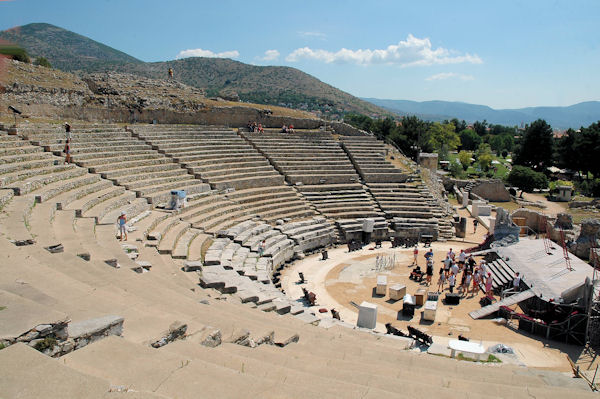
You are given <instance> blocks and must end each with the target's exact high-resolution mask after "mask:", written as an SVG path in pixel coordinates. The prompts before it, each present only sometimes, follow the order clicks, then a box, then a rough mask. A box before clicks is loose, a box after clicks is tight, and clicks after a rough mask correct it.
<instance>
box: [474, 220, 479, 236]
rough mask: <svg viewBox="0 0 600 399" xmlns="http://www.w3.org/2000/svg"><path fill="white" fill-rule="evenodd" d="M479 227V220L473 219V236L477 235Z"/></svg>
mask: <svg viewBox="0 0 600 399" xmlns="http://www.w3.org/2000/svg"><path fill="white" fill-rule="evenodd" d="M477 226H479V220H477V219H473V234H475V233H477Z"/></svg>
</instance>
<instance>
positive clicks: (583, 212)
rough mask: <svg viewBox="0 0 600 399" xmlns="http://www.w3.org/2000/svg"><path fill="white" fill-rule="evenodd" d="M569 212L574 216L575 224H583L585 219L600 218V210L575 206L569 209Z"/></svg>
mask: <svg viewBox="0 0 600 399" xmlns="http://www.w3.org/2000/svg"><path fill="white" fill-rule="evenodd" d="M567 213H568V214H570V215H571V216H573V223H575V224H581V222H582V221H583V220H584V219H600V211H592V210H588V209H577V208H574V209H569V210H567Z"/></svg>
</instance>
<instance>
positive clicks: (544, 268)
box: [493, 238, 593, 303]
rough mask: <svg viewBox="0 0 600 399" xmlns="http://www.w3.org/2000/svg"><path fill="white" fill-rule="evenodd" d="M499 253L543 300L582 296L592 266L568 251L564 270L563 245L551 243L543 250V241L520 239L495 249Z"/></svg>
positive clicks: (561, 300)
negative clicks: (567, 260)
mask: <svg viewBox="0 0 600 399" xmlns="http://www.w3.org/2000/svg"><path fill="white" fill-rule="evenodd" d="M493 251H495V252H496V253H497V254H498V255H499V256H501V257H502V258H503V259H504V260H505V261H506V263H507V264H508V265H509V266H510V267H511V268H512V269H513V270H514V271H515V272H519V273H520V274H521V277H522V279H523V282H524V283H525V284H527V286H528V287H529V288H531V289H532V290H533V291H534V292H535V295H536V296H537V297H539V298H541V299H543V300H547V301H549V300H550V299H553V300H554V301H555V302H557V303H562V302H564V303H569V302H572V301H574V300H576V299H577V298H578V297H581V296H582V295H583V286H584V284H585V279H586V277H589V279H590V280H591V279H592V277H593V269H592V267H591V266H590V265H589V264H587V263H586V262H584V261H583V260H581V259H579V258H578V257H576V256H575V255H573V254H572V253H569V259H570V262H571V269H572V270H569V269H567V264H566V261H565V258H564V257H563V250H562V247H561V246H560V245H558V244H556V243H554V242H552V248H551V249H550V254H548V253H546V249H545V247H544V240H543V239H537V240H530V239H527V238H525V239H523V238H522V239H521V240H520V241H519V242H517V243H515V244H513V245H509V246H507V247H499V248H494V249H493Z"/></svg>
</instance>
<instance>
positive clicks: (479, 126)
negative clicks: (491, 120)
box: [473, 120, 487, 137]
mask: <svg viewBox="0 0 600 399" xmlns="http://www.w3.org/2000/svg"><path fill="white" fill-rule="evenodd" d="M473 130H475V133H477V134H478V135H479V136H480V137H483V136H485V135H486V134H487V121H486V120H484V121H483V122H479V121H475V123H474V124H473Z"/></svg>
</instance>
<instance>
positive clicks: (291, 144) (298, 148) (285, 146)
mask: <svg viewBox="0 0 600 399" xmlns="http://www.w3.org/2000/svg"><path fill="white" fill-rule="evenodd" d="M241 134H242V135H243V136H244V137H245V138H246V139H248V140H249V141H250V142H251V143H252V144H253V145H254V146H255V147H256V148H257V149H258V150H259V151H260V152H261V153H262V154H263V155H264V156H265V157H267V158H268V159H269V160H270V161H271V163H272V164H273V165H274V166H275V168H276V169H277V170H278V171H280V172H281V173H282V174H284V175H285V178H286V181H288V182H289V183H290V184H293V185H295V187H296V189H297V190H298V191H299V192H300V193H302V195H303V196H304V197H305V198H307V199H308V200H309V201H310V202H311V203H312V204H313V205H314V206H315V207H316V209H317V210H318V211H319V212H320V213H321V214H323V215H324V216H327V217H329V218H332V219H334V220H337V219H353V218H361V217H362V218H364V217H377V216H381V215H382V213H381V211H380V210H379V208H378V207H377V205H376V204H375V202H374V201H373V198H372V197H371V196H370V194H369V193H368V192H367V191H366V190H365V189H364V187H363V185H362V184H361V181H360V177H359V176H358V174H357V173H356V170H355V169H354V166H353V165H352V162H350V159H348V156H347V155H346V153H345V152H344V150H343V149H342V148H341V147H340V144H339V142H338V141H336V140H335V139H334V138H333V136H332V134H331V133H327V132H306V133H305V132H302V131H297V132H294V133H275V132H273V133H267V132H265V133H263V134H258V133H241Z"/></svg>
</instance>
